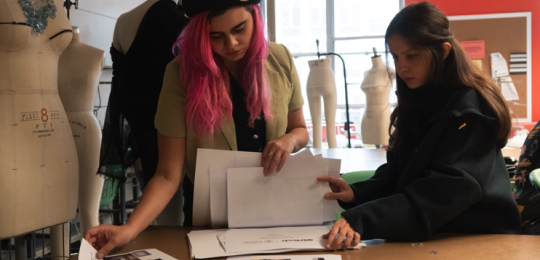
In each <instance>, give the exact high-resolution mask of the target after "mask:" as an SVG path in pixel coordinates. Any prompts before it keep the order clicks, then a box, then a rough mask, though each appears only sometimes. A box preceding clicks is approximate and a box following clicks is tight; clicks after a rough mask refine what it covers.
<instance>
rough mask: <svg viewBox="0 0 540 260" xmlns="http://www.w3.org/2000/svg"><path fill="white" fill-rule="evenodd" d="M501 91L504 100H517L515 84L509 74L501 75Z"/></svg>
mask: <svg viewBox="0 0 540 260" xmlns="http://www.w3.org/2000/svg"><path fill="white" fill-rule="evenodd" d="M500 81H501V91H502V94H503V97H504V99H506V101H516V100H519V94H518V92H517V90H516V86H515V85H514V82H513V81H512V78H511V77H510V76H505V77H501V79H500Z"/></svg>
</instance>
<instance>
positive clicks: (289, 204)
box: [193, 149, 341, 228]
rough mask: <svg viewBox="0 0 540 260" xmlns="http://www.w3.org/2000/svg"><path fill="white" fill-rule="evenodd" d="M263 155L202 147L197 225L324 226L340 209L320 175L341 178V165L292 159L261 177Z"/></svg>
mask: <svg viewBox="0 0 540 260" xmlns="http://www.w3.org/2000/svg"><path fill="white" fill-rule="evenodd" d="M260 160H261V153H249V152H237V151H223V150H212V149H199V150H198V152H197V166H196V172H195V192H194V205H195V206H194V208H193V225H194V226H209V225H211V226H212V227H213V228H223V227H231V228H239V227H243V228H245V227H277V226H296V225H322V224H323V223H324V222H328V221H332V220H334V218H335V214H336V213H337V212H338V211H339V209H340V208H339V205H338V204H337V202H336V201H330V200H326V199H324V194H325V193H327V192H330V187H329V186H328V184H327V183H319V182H317V181H316V179H317V177H321V176H335V177H339V169H340V165H341V161H340V160H337V159H327V158H322V156H321V155H317V156H313V154H312V153H311V151H310V150H308V149H305V150H303V151H302V152H300V153H297V154H294V155H291V156H290V157H289V159H288V160H287V163H286V164H285V166H284V167H283V169H282V170H281V171H280V172H279V173H273V174H272V175H270V176H267V177H265V176H263V168H262V167H260Z"/></svg>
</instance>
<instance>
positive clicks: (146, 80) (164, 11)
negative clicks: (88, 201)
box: [107, 0, 186, 225]
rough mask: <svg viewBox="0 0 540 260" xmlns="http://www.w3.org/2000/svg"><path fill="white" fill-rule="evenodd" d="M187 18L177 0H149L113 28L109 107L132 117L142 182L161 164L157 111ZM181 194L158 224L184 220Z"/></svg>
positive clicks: (119, 20) (122, 16) (163, 214)
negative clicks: (163, 85)
mask: <svg viewBox="0 0 540 260" xmlns="http://www.w3.org/2000/svg"><path fill="white" fill-rule="evenodd" d="M185 19H186V18H185V17H184V16H183V14H181V13H180V12H179V11H178V7H177V2H176V1H172V0H147V1H146V2H144V3H142V4H141V5H139V6H137V7H135V8H134V9H133V10H131V11H129V12H126V13H124V14H122V15H121V16H120V17H119V18H118V20H117V22H116V26H115V30H114V36H113V43H112V47H111V56H112V60H113V85H112V89H111V96H110V98H109V108H108V109H111V108H113V107H116V108H117V110H118V113H119V114H121V117H122V116H123V117H125V119H126V120H127V122H128V123H129V126H130V131H131V134H130V135H131V136H132V137H133V142H134V155H135V157H136V158H140V159H141V166H142V176H138V177H140V178H139V180H140V183H141V184H142V187H143V188H144V186H145V185H146V183H147V182H148V181H149V180H150V178H151V177H152V176H153V175H154V173H155V171H156V168H157V161H158V148H157V131H156V129H155V127H154V116H155V114H156V109H157V101H158V98H159V93H160V91H161V86H162V84H163V75H164V73H165V67H166V65H167V64H168V63H169V62H170V61H171V60H172V59H173V58H174V55H173V53H172V46H173V44H174V42H175V40H176V38H177V37H178V35H179V34H180V31H181V30H182V27H183V23H184V21H185ZM108 114H109V112H108ZM107 121H111V122H115V121H116V122H118V121H119V120H115V119H113V120H107ZM120 138H122V137H121V136H120ZM143 191H144V190H143ZM181 194H182V193H181V189H179V192H177V194H176V195H175V197H174V198H173V200H172V201H171V203H169V206H168V207H167V208H166V209H165V211H164V212H163V213H162V214H161V215H160V216H159V217H158V218H157V223H158V224H160V225H162V224H163V225H181V223H182V222H183V220H182V197H181Z"/></svg>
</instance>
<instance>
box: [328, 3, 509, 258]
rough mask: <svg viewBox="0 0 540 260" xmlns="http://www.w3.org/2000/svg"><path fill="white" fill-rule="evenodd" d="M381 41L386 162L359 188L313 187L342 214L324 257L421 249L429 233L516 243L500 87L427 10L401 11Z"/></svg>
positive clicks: (336, 183) (335, 182)
mask: <svg viewBox="0 0 540 260" xmlns="http://www.w3.org/2000/svg"><path fill="white" fill-rule="evenodd" d="M385 40H386V43H387V45H388V48H389V51H390V53H391V54H392V57H393V59H394V63H395V66H396V72H397V79H396V81H397V96H398V106H397V107H396V108H395V110H394V111H393V113H392V116H391V122H392V125H391V128H390V131H391V138H390V146H389V148H388V154H387V160H388V162H387V163H386V164H384V165H382V166H381V167H379V168H378V169H377V171H376V172H375V175H374V176H373V177H372V178H371V179H369V180H367V181H365V182H359V183H355V184H352V185H347V184H346V183H345V181H343V180H341V179H336V178H330V177H325V178H319V179H318V180H319V181H327V182H329V183H330V186H331V187H332V191H333V192H332V193H328V194H326V198H327V199H338V200H339V202H340V204H341V206H342V207H343V208H345V209H347V210H346V211H345V212H343V213H342V218H341V219H340V220H338V221H337V222H336V223H335V224H334V226H333V228H332V230H331V231H330V232H329V233H328V234H327V235H325V236H326V237H327V238H328V242H327V247H329V248H333V249H337V248H338V247H340V246H342V247H343V248H347V247H349V246H351V245H356V244H357V243H358V242H359V241H360V238H362V239H372V238H383V239H392V240H405V241H422V240H427V239H429V237H430V236H431V235H432V234H433V233H435V232H451V233H518V232H519V230H520V215H519V210H518V208H517V205H516V203H515V201H514V199H513V197H512V192H511V189H510V181H509V177H508V172H507V170H506V166H505V163H504V159H503V156H502V153H501V148H502V147H503V146H504V145H505V144H506V142H507V138H508V133H509V131H510V128H511V122H510V114H509V110H508V107H507V105H506V103H505V101H504V98H503V96H502V94H501V92H500V90H499V89H498V88H497V85H496V84H494V83H493V82H492V80H491V79H490V78H489V77H487V76H486V75H485V74H484V73H483V72H482V71H481V70H480V69H478V68H476V67H475V66H473V64H472V63H471V61H470V60H469V58H468V57H467V56H466V54H465V53H464V51H463V49H462V48H461V47H460V45H459V43H458V42H457V40H456V39H455V38H454V37H453V35H452V32H451V31H450V28H449V22H448V19H447V18H446V16H445V15H444V14H443V13H441V12H440V11H439V10H438V9H437V8H436V7H435V6H434V5H433V4H430V3H427V2H423V3H418V4H410V5H408V6H407V7H405V8H404V9H403V10H401V11H400V12H399V13H398V14H397V15H396V16H395V17H394V19H393V20H392V22H391V23H390V25H389V26H388V29H387V31H386V35H385ZM392 130H393V131H392Z"/></svg>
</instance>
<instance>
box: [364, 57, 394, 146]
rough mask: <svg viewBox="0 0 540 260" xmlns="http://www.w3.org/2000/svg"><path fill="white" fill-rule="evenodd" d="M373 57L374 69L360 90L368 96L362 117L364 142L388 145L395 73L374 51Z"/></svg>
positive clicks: (366, 77) (369, 72)
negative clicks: (391, 94) (391, 95)
mask: <svg viewBox="0 0 540 260" xmlns="http://www.w3.org/2000/svg"><path fill="white" fill-rule="evenodd" d="M374 53H375V54H374V56H373V57H371V62H372V64H373V67H372V68H371V69H370V70H368V71H366V72H365V74H364V80H363V81H362V85H361V86H360V88H361V89H362V91H364V93H365V94H366V110H365V112H364V116H363V117H362V125H361V129H362V142H363V143H364V144H375V145H388V139H389V137H390V136H389V134H388V127H389V126H390V114H391V113H392V111H391V109H390V93H391V92H392V80H393V79H394V78H395V74H394V72H393V71H392V70H391V69H390V68H388V67H386V66H385V64H384V63H383V61H382V58H381V56H380V55H377V53H376V51H375V49H374Z"/></svg>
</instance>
